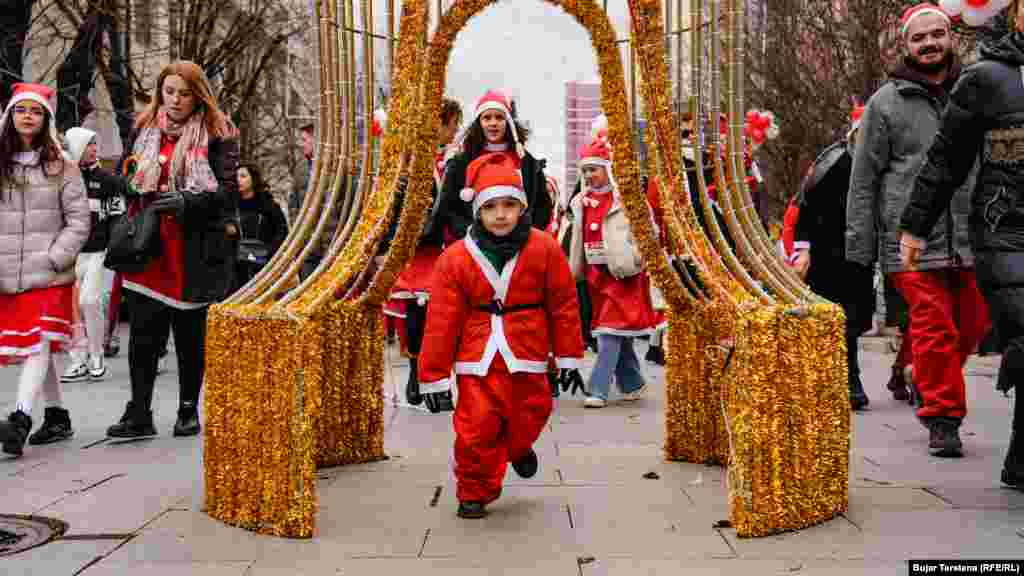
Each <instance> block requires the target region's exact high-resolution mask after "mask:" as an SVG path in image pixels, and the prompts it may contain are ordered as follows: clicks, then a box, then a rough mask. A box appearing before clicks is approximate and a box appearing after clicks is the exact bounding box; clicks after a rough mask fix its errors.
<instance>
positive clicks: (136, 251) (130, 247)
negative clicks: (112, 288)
mask: <svg viewBox="0 0 1024 576" xmlns="http://www.w3.org/2000/svg"><path fill="white" fill-rule="evenodd" d="M159 255H160V215H159V214H158V213H157V212H156V211H155V210H152V209H150V208H146V209H144V210H142V211H141V212H139V213H137V214H133V215H130V216H129V215H128V214H120V215H118V216H115V217H113V219H112V220H111V222H110V242H109V243H108V244H107V255H106V257H105V258H104V260H103V265H104V266H106V267H107V268H109V269H111V270H113V271H115V272H125V273H135V272H142V271H143V270H145V269H146V266H147V265H148V264H149V263H150V261H152V260H153V259H154V258H156V257H157V256H159Z"/></svg>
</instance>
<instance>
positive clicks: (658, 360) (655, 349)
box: [644, 346, 665, 366]
mask: <svg viewBox="0 0 1024 576" xmlns="http://www.w3.org/2000/svg"><path fill="white" fill-rule="evenodd" d="M644 360H646V361H648V362H653V363H654V364H657V365H658V366H664V365H665V349H664V348H662V347H661V346H651V347H650V348H648V349H647V355H646V356H644Z"/></svg>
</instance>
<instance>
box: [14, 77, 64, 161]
mask: <svg viewBox="0 0 1024 576" xmlns="http://www.w3.org/2000/svg"><path fill="white" fill-rule="evenodd" d="M55 96H56V93H55V92H54V91H53V88H50V87H49V86H47V85H45V84H28V83H18V84H15V85H14V87H13V93H12V94H11V100H10V101H9V102H8V103H7V108H5V109H4V113H3V115H2V116H0V130H3V129H4V127H5V126H7V117H8V116H9V115H10V114H13V110H14V107H15V105H17V104H18V103H19V102H26V101H32V102H35V103H36V104H39V105H40V106H42V107H43V109H44V110H46V113H47V114H49V116H50V134H49V136H50V139H51V140H52V141H53V144H54V145H55V146H57V148H58V149H60V148H61V145H60V138H59V137H58V136H57V120H56V116H55V115H54V113H53V103H54V100H55Z"/></svg>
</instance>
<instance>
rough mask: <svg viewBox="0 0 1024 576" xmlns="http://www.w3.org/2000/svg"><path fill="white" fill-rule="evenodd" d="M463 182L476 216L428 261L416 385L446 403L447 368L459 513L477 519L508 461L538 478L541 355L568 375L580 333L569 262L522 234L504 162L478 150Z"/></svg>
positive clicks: (519, 200)
mask: <svg viewBox="0 0 1024 576" xmlns="http://www.w3.org/2000/svg"><path fill="white" fill-rule="evenodd" d="M466 182H467V184H468V185H469V186H470V188H466V189H464V190H463V193H462V198H463V200H465V201H467V202H470V203H471V204H472V208H473V217H474V220H473V224H472V225H471V226H470V228H469V232H468V234H466V236H465V238H463V239H462V240H460V241H458V242H456V243H455V244H453V245H452V246H451V247H449V248H448V249H447V250H446V251H445V252H444V253H443V254H442V255H441V257H440V258H439V259H438V261H437V263H436V265H435V268H434V281H433V285H432V287H431V292H430V297H431V300H430V306H429V308H428V309H427V326H426V330H425V334H424V339H423V349H422V352H421V353H420V362H419V380H420V391H421V392H422V393H423V396H424V400H425V402H426V405H427V407H428V408H429V409H430V410H431V412H435V413H436V412H440V411H442V410H445V409H448V410H450V409H451V379H452V370H453V368H454V372H455V378H456V381H457V383H458V386H459V403H458V407H457V408H456V409H455V417H454V423H455V434H456V438H455V478H456V480H457V485H458V489H457V496H458V499H459V510H458V515H459V516H461V517H463V518H482V517H483V516H485V515H486V510H485V506H486V505H487V504H488V503H490V502H492V501H494V500H495V499H497V498H498V496H499V495H500V494H501V486H502V485H501V483H502V479H503V478H504V476H505V468H506V465H507V463H511V464H512V467H513V468H514V469H515V471H516V473H518V474H519V475H520V476H521V477H523V478H529V477H531V476H533V475H534V474H536V472H537V467H538V462H537V454H536V453H535V452H534V450H533V443H534V442H535V441H536V440H537V438H538V437H539V436H540V433H541V431H542V430H543V429H544V426H545V425H546V424H547V420H548V416H549V415H550V414H551V407H552V399H551V391H550V389H549V387H548V380H547V376H546V374H545V373H546V371H547V357H548V354H549V353H553V354H554V356H555V361H556V364H557V366H558V367H559V368H560V369H562V370H563V371H564V372H565V374H564V375H563V376H564V377H566V378H568V377H570V375H571V373H572V372H573V371H576V370H578V368H579V365H580V361H581V359H582V358H583V339H582V337H581V332H580V319H579V307H578V304H577V302H576V285H575V283H574V282H573V278H572V274H571V273H570V272H569V265H568V262H567V261H566V259H565V255H564V254H563V253H562V250H561V248H560V247H559V246H558V243H557V242H556V241H555V240H554V239H553V238H552V237H551V236H550V235H549V234H546V233H544V232H542V231H540V230H534V229H532V227H531V226H532V222H531V219H530V215H529V213H528V212H527V209H528V202H527V199H526V194H525V192H524V191H523V185H522V178H521V176H520V174H519V170H518V169H517V167H516V163H515V160H514V158H513V157H512V156H511V155H510V154H508V153H501V152H499V153H491V154H485V155H483V156H480V157H479V158H477V159H476V160H474V161H473V162H472V163H470V165H469V167H468V168H467V170H466Z"/></svg>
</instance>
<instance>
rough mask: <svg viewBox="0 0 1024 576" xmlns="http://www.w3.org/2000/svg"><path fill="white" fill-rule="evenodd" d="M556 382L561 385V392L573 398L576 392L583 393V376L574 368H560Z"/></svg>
mask: <svg viewBox="0 0 1024 576" xmlns="http://www.w3.org/2000/svg"><path fill="white" fill-rule="evenodd" d="M558 381H559V382H561V383H562V391H563V392H568V393H569V394H571V395H573V396H575V395H576V392H577V391H580V392H582V391H583V376H580V371H579V370H577V369H576V368H562V370H561V372H560V373H559V374H558Z"/></svg>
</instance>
